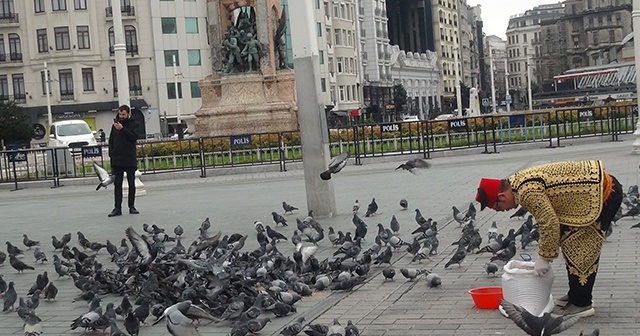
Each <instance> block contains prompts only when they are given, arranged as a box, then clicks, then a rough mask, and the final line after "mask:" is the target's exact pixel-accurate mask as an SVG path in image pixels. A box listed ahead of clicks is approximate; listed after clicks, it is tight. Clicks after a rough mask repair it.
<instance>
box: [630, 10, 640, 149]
mask: <svg viewBox="0 0 640 336" xmlns="http://www.w3.org/2000/svg"><path fill="white" fill-rule="evenodd" d="M631 18H632V20H633V40H634V43H633V45H634V47H633V48H634V50H635V55H636V58H635V62H636V87H637V88H638V90H640V80H637V79H638V78H640V56H638V55H640V0H633V11H632V12H631ZM638 102H640V100H638ZM636 104H638V103H636ZM636 109H640V105H636ZM636 120H637V121H636V131H635V132H633V135H634V136H635V137H636V140H635V141H634V142H633V151H632V153H633V154H640V118H637V119H636Z"/></svg>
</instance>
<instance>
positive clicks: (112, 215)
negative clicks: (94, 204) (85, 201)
mask: <svg viewBox="0 0 640 336" xmlns="http://www.w3.org/2000/svg"><path fill="white" fill-rule="evenodd" d="M107 216H109V217H115V216H122V210H120V209H113V211H111V213H109V214H108V215H107Z"/></svg>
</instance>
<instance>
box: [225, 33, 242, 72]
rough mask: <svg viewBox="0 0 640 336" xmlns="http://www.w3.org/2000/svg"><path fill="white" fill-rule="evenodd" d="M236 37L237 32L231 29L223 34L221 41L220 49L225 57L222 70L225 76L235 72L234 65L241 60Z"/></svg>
mask: <svg viewBox="0 0 640 336" xmlns="http://www.w3.org/2000/svg"><path fill="white" fill-rule="evenodd" d="M236 36H237V31H236V30H235V29H232V30H230V31H228V32H226V33H225V38H224V39H223V40H222V48H223V50H224V51H225V55H226V63H225V66H224V69H223V73H225V74H230V73H232V72H233V70H237V68H235V66H234V63H236V62H238V61H240V60H241V57H240V54H241V53H240V46H239V45H238V39H237V38H236Z"/></svg>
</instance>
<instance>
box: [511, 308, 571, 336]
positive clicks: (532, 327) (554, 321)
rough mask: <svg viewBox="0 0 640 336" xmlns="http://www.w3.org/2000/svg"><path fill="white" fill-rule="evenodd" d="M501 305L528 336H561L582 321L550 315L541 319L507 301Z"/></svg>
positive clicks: (545, 314)
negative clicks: (560, 334)
mask: <svg viewBox="0 0 640 336" xmlns="http://www.w3.org/2000/svg"><path fill="white" fill-rule="evenodd" d="M500 303H501V305H502V308H503V309H504V311H505V312H506V313H507V315H508V316H509V318H510V319H511V320H512V321H513V322H514V323H515V324H516V325H517V326H518V327H520V328H521V329H522V330H524V332H526V333H527V334H528V335H533V336H550V335H555V334H559V333H561V332H563V331H565V330H567V329H568V328H569V327H571V326H573V325H574V324H576V322H578V320H580V317H579V316H571V317H565V316H559V317H555V318H554V317H552V316H551V314H549V313H544V315H542V316H541V317H537V316H535V315H533V314H531V313H529V312H528V311H527V310H526V309H524V308H522V307H520V306H518V305H515V304H513V303H511V302H509V301H507V300H502V301H501V302H500Z"/></svg>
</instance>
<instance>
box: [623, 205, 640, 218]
mask: <svg viewBox="0 0 640 336" xmlns="http://www.w3.org/2000/svg"><path fill="white" fill-rule="evenodd" d="M636 216H640V204H636V205H634V206H633V207H632V208H631V209H629V210H627V212H625V213H624V214H623V215H622V216H621V217H620V218H624V217H631V218H633V219H635V218H636Z"/></svg>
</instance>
